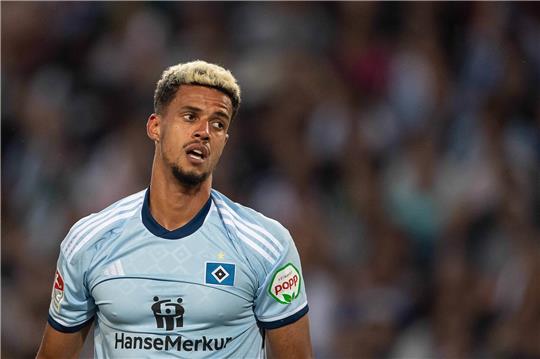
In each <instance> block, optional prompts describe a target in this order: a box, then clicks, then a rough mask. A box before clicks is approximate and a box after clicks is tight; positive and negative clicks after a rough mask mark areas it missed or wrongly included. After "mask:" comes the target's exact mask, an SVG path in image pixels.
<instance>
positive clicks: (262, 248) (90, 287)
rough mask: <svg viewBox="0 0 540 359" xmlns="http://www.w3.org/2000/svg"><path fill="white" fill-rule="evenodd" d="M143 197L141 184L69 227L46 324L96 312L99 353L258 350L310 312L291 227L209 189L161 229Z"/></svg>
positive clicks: (62, 325) (255, 354) (193, 354)
mask: <svg viewBox="0 0 540 359" xmlns="http://www.w3.org/2000/svg"><path fill="white" fill-rule="evenodd" d="M148 198H149V193H148V190H145V191H141V192H139V193H136V194H134V195H131V196H129V197H126V198H124V199H122V200H120V201H118V202H116V203H115V204H113V205H111V206H109V207H108V208H106V209H105V210H103V211H101V212H99V213H95V214H92V215H90V216H88V217H85V218H83V219H81V220H80V221H78V222H77V223H76V224H75V225H74V226H73V227H72V228H71V230H70V232H69V233H68V235H67V236H66V238H65V239H64V241H63V242H62V244H61V250H60V256H59V259H58V267H57V273H56V278H55V281H54V287H53V293H52V301H51V306H50V309H49V324H50V325H51V326H52V327H54V328H55V329H56V330H59V331H62V332H75V331H78V330H80V329H81V328H82V327H84V326H85V325H87V324H88V323H89V321H92V320H94V319H95V321H94V323H95V331H94V335H95V357H96V358H127V357H136V358H156V357H161V356H169V357H170V356H173V357H183V358H203V357H219V358H223V357H234V358H259V357H264V356H265V354H264V339H263V338H264V330H265V329H273V328H278V327H281V326H284V325H287V324H290V323H292V322H294V321H296V320H298V319H299V318H301V317H302V316H303V315H305V314H306V313H307V311H308V305H307V298H306V293H305V287H304V282H303V278H302V274H301V266H300V260H299V256H298V252H297V250H296V247H295V245H294V242H293V240H292V238H291V236H290V234H289V232H288V231H287V230H286V229H285V228H284V227H283V226H281V225H280V224H279V223H278V222H276V221H274V220H272V219H269V218H267V217H264V216H263V215H261V214H260V213H258V212H256V211H254V210H252V209H249V208H247V207H244V206H242V205H239V204H237V203H234V202H232V201H231V200H229V199H228V198H227V197H225V196H224V195H222V194H221V193H219V192H217V191H215V190H212V193H211V196H210V199H209V200H208V202H207V203H206V204H205V206H204V207H203V208H202V209H201V211H200V212H199V213H198V214H197V215H196V216H195V218H193V219H192V220H191V221H190V222H189V223H188V224H186V225H185V226H183V227H181V228H179V229H177V230H174V231H168V230H167V229H165V228H163V227H162V226H160V225H159V224H158V223H157V222H156V221H155V220H154V219H153V218H152V216H151V214H150V211H149V207H148V200H149V199H148Z"/></svg>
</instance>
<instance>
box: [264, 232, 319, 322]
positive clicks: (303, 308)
mask: <svg viewBox="0 0 540 359" xmlns="http://www.w3.org/2000/svg"><path fill="white" fill-rule="evenodd" d="M287 235H288V233H287ZM307 312H308V303H307V297H306V290H305V283H304V278H303V276H302V267H301V264H300V257H299V255H298V251H297V250H296V246H295V245H294V242H293V240H292V238H290V235H288V247H287V248H285V251H284V253H283V254H282V255H281V257H280V258H279V260H278V262H277V264H276V265H274V266H273V268H272V270H271V271H270V272H269V273H268V275H267V276H266V278H265V280H264V284H263V285H262V286H261V287H260V288H259V289H258V291H257V297H256V299H255V316H256V317H257V322H258V324H259V326H260V327H262V328H264V329H275V328H279V327H282V326H285V325H288V324H291V323H293V322H295V321H297V320H298V319H300V318H301V317H303V316H304V315H305V314H306V313H307Z"/></svg>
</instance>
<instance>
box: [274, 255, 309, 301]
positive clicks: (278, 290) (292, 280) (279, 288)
mask: <svg viewBox="0 0 540 359" xmlns="http://www.w3.org/2000/svg"><path fill="white" fill-rule="evenodd" d="M301 284H302V277H301V276H300V271H298V269H296V267H295V266H294V265H293V264H292V263H287V264H286V265H285V266H283V267H281V268H279V269H278V270H277V271H276V273H275V274H274V277H273V278H272V281H271V282H270V286H269V287H268V292H269V293H270V295H271V296H272V297H273V298H274V299H275V300H277V301H278V302H280V303H281V304H289V303H290V302H292V301H293V300H295V299H296V298H298V296H299V295H300V285H301Z"/></svg>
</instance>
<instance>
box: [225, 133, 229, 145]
mask: <svg viewBox="0 0 540 359" xmlns="http://www.w3.org/2000/svg"><path fill="white" fill-rule="evenodd" d="M228 141H229V134H228V133H227V134H226V135H225V144H227V142H228Z"/></svg>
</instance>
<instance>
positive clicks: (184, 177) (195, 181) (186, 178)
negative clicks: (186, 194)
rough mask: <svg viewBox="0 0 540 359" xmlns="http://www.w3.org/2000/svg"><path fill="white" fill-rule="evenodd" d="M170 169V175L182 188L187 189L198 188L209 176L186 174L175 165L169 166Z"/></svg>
mask: <svg viewBox="0 0 540 359" xmlns="http://www.w3.org/2000/svg"><path fill="white" fill-rule="evenodd" d="M171 169H172V174H173V176H174V177H175V178H176V180H177V181H178V182H179V183H180V184H181V185H182V186H184V187H186V188H189V189H195V188H197V187H199V186H200V185H201V183H203V182H204V181H205V180H206V179H207V178H208V176H209V175H210V174H209V173H201V174H196V173H193V172H186V171H184V170H182V169H181V168H180V167H179V166H177V165H173V166H171Z"/></svg>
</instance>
